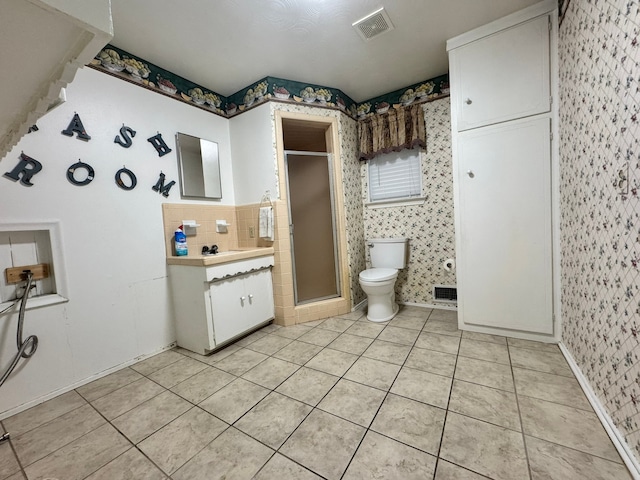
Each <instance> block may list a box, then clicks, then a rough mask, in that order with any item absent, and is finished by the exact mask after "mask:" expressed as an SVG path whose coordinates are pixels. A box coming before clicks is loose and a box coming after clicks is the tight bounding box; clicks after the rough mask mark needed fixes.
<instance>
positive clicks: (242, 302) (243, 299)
mask: <svg viewBox="0 0 640 480" xmlns="http://www.w3.org/2000/svg"><path fill="white" fill-rule="evenodd" d="M246 299H247V297H240V303H241V304H242V305H244V301H245V300H246Z"/></svg>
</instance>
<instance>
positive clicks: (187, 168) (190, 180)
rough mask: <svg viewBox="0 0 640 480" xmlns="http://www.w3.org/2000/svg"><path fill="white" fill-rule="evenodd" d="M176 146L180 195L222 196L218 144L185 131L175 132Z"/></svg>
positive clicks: (198, 196)
mask: <svg viewBox="0 0 640 480" xmlns="http://www.w3.org/2000/svg"><path fill="white" fill-rule="evenodd" d="M176 146H177V148H178V169H179V172H180V193H181V195H182V196H183V197H197V198H222V185H221V184H220V159H219V158H218V144H217V143H216V142H212V141H210V140H204V139H202V138H198V137H194V136H192V135H187V134H185V133H177V134H176Z"/></svg>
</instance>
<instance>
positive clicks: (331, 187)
mask: <svg viewBox="0 0 640 480" xmlns="http://www.w3.org/2000/svg"><path fill="white" fill-rule="evenodd" d="M283 153H284V175H285V186H286V189H287V209H288V215H289V241H290V245H291V265H292V274H293V303H294V305H296V306H297V305H305V304H308V303H314V302H320V301H322V300H329V299H332V298H339V297H341V296H342V282H341V278H340V277H341V273H340V251H339V249H338V241H339V238H338V226H337V218H336V201H335V186H334V182H335V178H334V174H333V168H334V166H333V154H331V153H328V152H305V151H298V150H284V152H283ZM289 155H300V156H310V157H311V156H314V157H326V160H327V171H328V174H329V202H330V204H331V233H332V236H333V261H334V273H335V280H336V293H335V294H332V295H326V296H323V297H317V298H310V299H308V300H303V301H299V300H298V280H297V277H296V253H295V245H294V236H295V234H294V228H295V226H294V224H293V216H292V214H291V194H290V189H289V162H288V156H289Z"/></svg>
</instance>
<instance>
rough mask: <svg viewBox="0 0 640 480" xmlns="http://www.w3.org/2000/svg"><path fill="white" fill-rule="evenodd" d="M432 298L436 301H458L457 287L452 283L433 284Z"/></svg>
mask: <svg viewBox="0 0 640 480" xmlns="http://www.w3.org/2000/svg"><path fill="white" fill-rule="evenodd" d="M433 299H434V300H435V301H436V302H446V303H458V289H457V288H456V287H454V286H452V285H434V287H433Z"/></svg>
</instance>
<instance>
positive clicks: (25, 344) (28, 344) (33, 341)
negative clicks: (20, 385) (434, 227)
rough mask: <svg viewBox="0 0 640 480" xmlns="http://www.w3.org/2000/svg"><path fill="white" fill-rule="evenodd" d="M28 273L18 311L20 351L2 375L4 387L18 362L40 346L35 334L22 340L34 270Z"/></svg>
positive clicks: (17, 342) (0, 382)
mask: <svg viewBox="0 0 640 480" xmlns="http://www.w3.org/2000/svg"><path fill="white" fill-rule="evenodd" d="M26 275H27V286H26V287H25V289H24V293H23V294H22V298H21V299H20V311H19V313H18V332H17V334H16V344H17V346H18V353H17V354H16V356H15V357H13V360H11V363H10V364H9V368H7V370H6V371H5V372H4V373H3V374H2V377H0V387H2V385H3V384H4V382H5V381H6V380H7V378H9V375H11V372H13V370H14V369H15V368H16V366H17V365H18V362H19V361H20V358H29V357H31V356H32V355H33V354H34V353H36V350H37V348H38V337H36V336H35V335H30V336H29V337H27V339H26V340H25V341H22V330H23V327H24V312H25V309H26V307H27V297H28V296H29V291H30V290H31V288H32V286H31V283H32V281H33V273H32V272H26Z"/></svg>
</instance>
